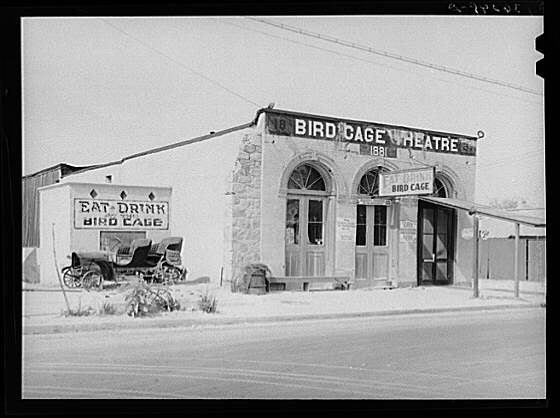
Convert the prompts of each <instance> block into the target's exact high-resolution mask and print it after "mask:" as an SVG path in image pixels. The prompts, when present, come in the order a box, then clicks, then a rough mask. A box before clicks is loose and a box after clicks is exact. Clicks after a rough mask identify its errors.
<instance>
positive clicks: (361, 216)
mask: <svg viewBox="0 0 560 418" xmlns="http://www.w3.org/2000/svg"><path fill="white" fill-rule="evenodd" d="M390 210H391V208H390V207H388V206H384V205H357V207H356V260H355V271H356V277H355V286H356V287H372V286H376V285H378V284H379V285H385V284H386V281H387V280H389V278H390V277H389V266H390V246H389V244H390V243H389V239H390V234H389V230H388V217H389V215H390Z"/></svg>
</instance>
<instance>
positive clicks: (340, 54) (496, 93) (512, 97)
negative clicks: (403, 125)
mask: <svg viewBox="0 0 560 418" xmlns="http://www.w3.org/2000/svg"><path fill="white" fill-rule="evenodd" d="M219 22H220V23H223V24H226V25H230V26H235V27H236V28H239V29H242V30H246V31H249V32H255V33H260V34H263V35H266V36H268V37H271V38H276V39H281V40H283V41H287V42H291V43H293V44H297V45H303V46H306V47H308V48H313V49H318V50H320V51H325V52H329V53H331V54H334V55H338V56H341V57H347V58H350V59H353V60H356V61H362V62H367V63H370V64H374V65H377V66H380V67H385V68H391V69H393V70H396V71H400V72H403V73H409V74H413V75H415V76H417V77H422V78H426V77H428V78H431V79H433V80H437V81H442V82H444V83H447V84H455V85H457V86H462V87H465V88H468V89H472V90H478V91H484V92H487V93H490V94H494V95H496V96H502V97H508V98H510V99H514V100H519V101H522V102H525V103H531V104H536V105H540V106H542V105H543V103H542V102H535V101H533V100H524V99H522V98H520V97H516V96H511V95H509V94H503V93H498V92H495V91H492V90H488V89H484V88H480V87H474V86H469V85H467V84H463V83H457V82H456V81H450V80H445V79H443V78H439V77H434V76H432V75H430V74H428V75H421V74H419V73H418V72H416V71H412V70H410V69H403V68H398V67H395V66H392V65H388V64H381V63H379V62H375V61H371V60H368V59H364V58H359V57H356V56H353V55H349V54H345V53H342V52H338V51H334V50H332V49H327V48H321V47H319V46H316V45H311V44H308V43H305V42H298V41H296V40H294V39H289V38H285V37H283V36H278V35H273V34H271V33H268V32H263V31H260V30H257V29H250V28H247V27H242V26H239V25H236V24H234V23H231V22H226V21H223V20H220V21H219Z"/></svg>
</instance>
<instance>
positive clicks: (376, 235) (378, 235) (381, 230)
mask: <svg viewBox="0 0 560 418" xmlns="http://www.w3.org/2000/svg"><path fill="white" fill-rule="evenodd" d="M373 245H379V246H383V245H387V227H386V226H382V225H376V226H375V229H374V230H373Z"/></svg>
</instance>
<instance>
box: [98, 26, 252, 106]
mask: <svg viewBox="0 0 560 418" xmlns="http://www.w3.org/2000/svg"><path fill="white" fill-rule="evenodd" d="M100 20H101V21H103V22H104V23H106V24H107V25H109V26H111V27H112V28H113V29H115V30H117V31H119V32H120V33H122V34H124V35H126V36H128V37H129V38H131V39H134V40H135V41H136V42H138V43H140V44H142V45H143V46H145V47H146V48H148V49H150V50H152V51H153V52H155V53H157V54H159V55H161V56H162V57H165V58H167V59H168V60H169V61H171V62H173V63H175V64H177V65H178V66H180V67H182V68H184V69H185V70H187V71H190V72H191V73H193V74H196V75H198V76H199V77H201V78H204V79H205V80H207V81H209V82H211V83H212V84H215V85H216V86H218V87H220V88H222V89H223V90H225V91H227V92H228V93H230V94H232V95H234V96H236V97H238V98H239V99H241V100H244V101H245V102H247V103H250V104H252V105H254V106H257V107H260V105H259V104H258V103H255V102H254V101H252V100H250V99H248V98H247V97H245V96H243V95H241V94H239V93H237V92H236V91H234V90H232V89H230V88H228V87H226V86H224V85H223V84H221V83H219V82H218V81H215V80H213V79H211V78H210V77H208V76H206V75H204V74H202V73H200V72H198V71H195V70H193V69H192V68H189V67H187V66H186V65H185V64H183V63H182V62H180V61H178V60H176V59H175V58H173V57H170V56H169V55H167V54H165V53H163V52H161V51H160V50H158V49H156V48H154V47H152V46H151V45H149V44H147V43H146V42H144V41H142V40H141V39H139V38H137V37H135V36H133V35H131V34H130V33H128V32H126V31H124V30H122V29H121V28H119V27H118V26H115V25H113V24H112V23H109V22H108V21H106V20H105V19H100Z"/></svg>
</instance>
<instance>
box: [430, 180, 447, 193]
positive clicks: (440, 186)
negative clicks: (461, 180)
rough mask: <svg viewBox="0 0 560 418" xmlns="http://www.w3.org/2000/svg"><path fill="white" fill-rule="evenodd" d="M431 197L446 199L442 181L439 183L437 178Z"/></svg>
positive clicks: (445, 190) (445, 188)
mask: <svg viewBox="0 0 560 418" xmlns="http://www.w3.org/2000/svg"><path fill="white" fill-rule="evenodd" d="M432 196H435V197H447V187H445V184H444V183H443V181H441V180H440V179H438V178H437V177H436V178H435V179H434V193H433V195H432Z"/></svg>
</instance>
